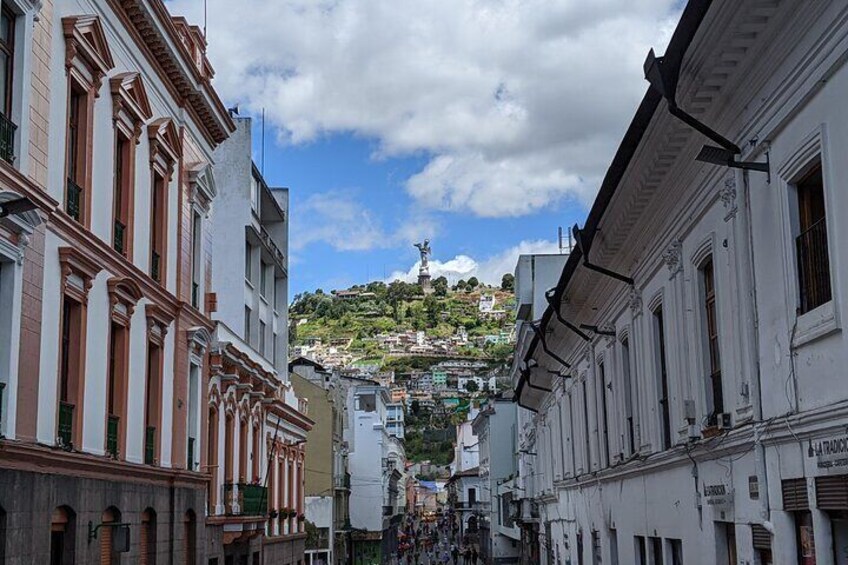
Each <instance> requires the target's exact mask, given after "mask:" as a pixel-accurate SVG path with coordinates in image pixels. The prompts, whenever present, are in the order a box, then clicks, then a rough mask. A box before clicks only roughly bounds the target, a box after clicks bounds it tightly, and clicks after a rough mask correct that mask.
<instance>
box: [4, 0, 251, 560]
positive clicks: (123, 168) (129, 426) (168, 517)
mask: <svg viewBox="0 0 848 565" xmlns="http://www.w3.org/2000/svg"><path fill="white" fill-rule="evenodd" d="M0 29H2V33H0V35H1V36H2V37H0V51H2V54H3V55H2V61H3V62H2V66H3V68H2V72H3V76H4V88H3V94H2V99H0V114H2V118H0V205H2V206H3V207H4V211H3V214H2V215H3V216H4V217H3V218H2V219H0V396H2V399H0V426H2V427H0V438H2V439H0V451H2V453H3V456H2V457H0V506H2V508H0V515H2V516H4V519H3V526H2V527H3V531H4V538H5V540H4V541H5V558H6V559H7V560H11V561H15V562H22V563H23V562H26V563H72V562H76V563H94V562H102V559H104V557H103V556H106V557H105V558H108V559H114V560H118V559H120V558H121V555H124V559H125V560H129V561H133V562H139V563H142V562H153V560H159V561H161V562H165V561H177V560H180V561H183V560H186V561H197V560H206V558H207V557H208V556H210V553H207V544H205V543H203V540H205V534H204V530H203V526H202V524H203V517H204V509H205V505H206V486H207V479H208V476H207V474H206V473H205V470H206V468H207V467H206V463H207V462H206V459H205V454H204V451H203V447H204V445H203V443H202V440H203V430H204V429H205V410H204V409H203V407H204V406H205V405H206V403H207V400H208V397H207V392H206V389H205V387H204V386H202V383H203V378H204V377H203V375H205V374H206V373H207V370H208V364H209V362H208V358H207V354H208V349H209V347H210V345H211V334H212V329H213V324H212V322H211V321H210V319H209V315H210V313H211V310H212V308H211V303H210V302H209V301H208V300H206V298H207V294H208V293H209V292H210V289H209V288H208V281H209V280H210V277H211V273H210V270H209V267H210V265H209V262H208V254H209V253H210V251H211V248H210V246H209V234H210V225H209V221H208V214H209V212H210V210H211V208H212V206H213V201H214V199H215V197H216V189H215V182H214V175H213V172H212V171H213V165H214V158H213V151H214V149H215V147H216V146H217V145H218V144H220V143H221V142H223V141H224V140H225V139H226V137H227V136H228V135H229V134H230V133H231V132H232V131H233V130H234V124H233V122H232V120H231V119H230V117H229V116H228V115H227V113H226V111H225V110H224V106H223V104H222V103H221V101H220V100H219V99H218V96H217V94H216V93H215V91H214V90H213V89H212V87H211V86H210V79H211V77H212V75H213V71H212V68H211V66H210V64H209V62H208V60H207V58H206V55H205V49H206V41H205V38H204V37H203V34H202V32H201V31H200V29H199V28H198V27H196V26H192V25H189V24H188V23H187V22H186V21H185V20H184V19H182V18H172V17H171V16H170V15H169V14H168V11H167V8H166V7H165V5H164V4H163V2H161V1H160V0H152V1H147V2H140V1H138V2H136V1H129V2H114V3H107V2H89V3H79V2H71V1H64V0H52V1H45V2H40V1H38V2H36V1H29V0H11V1H8V2H3V5H2V26H0ZM187 93H191V96H187ZM22 199H25V200H22ZM7 213H8V215H7ZM88 524H91V525H92V529H91V530H89V528H88V527H87V526H88ZM39 525H40V526H39ZM90 532H91V533H90ZM93 536H96V540H97V541H96V542H95V541H94V539H93ZM128 541H129V542H130V543H127V542H128Z"/></svg>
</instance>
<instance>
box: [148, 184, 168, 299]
mask: <svg viewBox="0 0 848 565" xmlns="http://www.w3.org/2000/svg"><path fill="white" fill-rule="evenodd" d="M151 191H152V193H153V194H152V195H151V205H150V277H151V278H152V279H153V280H155V281H156V282H159V283H163V282H164V278H165V277H164V271H165V241H166V235H167V231H166V223H165V206H166V201H165V199H166V196H167V195H166V186H165V179H164V178H162V176H161V175H159V174H158V173H153V184H152V187H151Z"/></svg>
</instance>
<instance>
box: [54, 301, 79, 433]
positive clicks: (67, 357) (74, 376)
mask: <svg viewBox="0 0 848 565" xmlns="http://www.w3.org/2000/svg"><path fill="white" fill-rule="evenodd" d="M82 335H83V307H82V304H80V303H79V302H77V301H76V300H74V299H72V298H71V297H69V296H65V297H64V300H63V303H62V341H61V344H60V348H61V351H60V355H59V360H60V365H59V424H58V433H57V437H58V439H59V443H60V445H62V446H64V447H68V448H70V447H72V446H73V445H74V444H75V442H76V440H77V434H78V433H79V432H78V425H77V422H78V421H79V419H80V415H79V413H78V411H77V410H76V408H77V404H78V401H79V400H80V398H79V389H80V387H81V378H82V367H83V362H84V359H83V357H84V356H83V351H82V348H83V343H82V340H81V336H82Z"/></svg>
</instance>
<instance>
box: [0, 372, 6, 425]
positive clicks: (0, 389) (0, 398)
mask: <svg viewBox="0 0 848 565" xmlns="http://www.w3.org/2000/svg"><path fill="white" fill-rule="evenodd" d="M4 392H6V383H0V422H2V421H3V393H4ZM0 437H3V431H2V430H0Z"/></svg>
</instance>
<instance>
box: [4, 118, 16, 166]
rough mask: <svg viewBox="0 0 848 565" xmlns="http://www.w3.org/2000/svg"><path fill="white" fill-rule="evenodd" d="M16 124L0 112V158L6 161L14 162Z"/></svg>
mask: <svg viewBox="0 0 848 565" xmlns="http://www.w3.org/2000/svg"><path fill="white" fill-rule="evenodd" d="M17 129H18V126H17V125H16V124H15V123H14V122H13V121H12V120H10V119H9V118H7V117H6V116H4V115H3V114H2V113H0V159H3V160H4V161H6V162H7V163H14V162H15V131H17Z"/></svg>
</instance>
